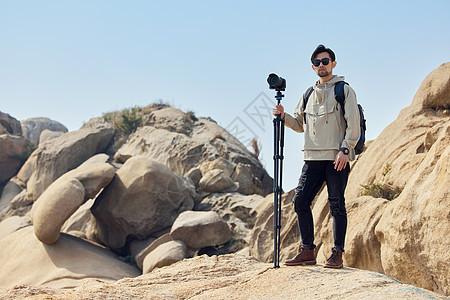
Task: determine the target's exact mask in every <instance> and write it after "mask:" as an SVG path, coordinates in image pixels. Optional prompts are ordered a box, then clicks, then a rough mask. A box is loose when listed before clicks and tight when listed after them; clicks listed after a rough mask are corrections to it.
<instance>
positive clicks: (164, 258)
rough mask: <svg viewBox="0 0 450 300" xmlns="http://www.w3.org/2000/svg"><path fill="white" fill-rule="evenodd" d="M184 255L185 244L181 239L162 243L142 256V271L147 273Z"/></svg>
mask: <svg viewBox="0 0 450 300" xmlns="http://www.w3.org/2000/svg"><path fill="white" fill-rule="evenodd" d="M185 257H186V245H185V244H184V243H183V242H182V241H170V242H167V243H164V244H162V245H160V246H158V247H157V248H156V249H155V250H153V251H152V252H150V253H149V254H148V255H147V256H146V257H145V258H144V262H143V267H142V273H143V274H147V273H150V272H151V271H153V269H155V268H161V267H165V266H170V265H171V264H173V263H176V262H177V261H180V260H182V259H184V258H185Z"/></svg>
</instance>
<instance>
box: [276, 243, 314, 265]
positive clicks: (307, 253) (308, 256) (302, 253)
mask: <svg viewBox="0 0 450 300" xmlns="http://www.w3.org/2000/svg"><path fill="white" fill-rule="evenodd" d="M284 264H285V265H286V266H306V265H315V264H316V257H315V255H314V249H313V250H309V249H308V247H306V246H301V247H300V249H299V253H298V254H297V255H296V256H295V257H294V258H292V259H288V260H286V261H285V262H284Z"/></svg>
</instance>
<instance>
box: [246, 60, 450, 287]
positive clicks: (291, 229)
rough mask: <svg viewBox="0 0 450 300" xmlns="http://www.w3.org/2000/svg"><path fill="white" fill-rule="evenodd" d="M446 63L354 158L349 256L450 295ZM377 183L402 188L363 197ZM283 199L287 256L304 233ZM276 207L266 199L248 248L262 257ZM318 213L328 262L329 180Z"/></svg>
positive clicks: (354, 262) (357, 263)
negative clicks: (392, 193) (391, 193)
mask: <svg viewBox="0 0 450 300" xmlns="http://www.w3.org/2000/svg"><path fill="white" fill-rule="evenodd" d="M449 69H450V63H446V64H444V65H442V66H440V67H439V68H437V69H436V70H434V71H433V72H432V73H431V74H430V75H429V76H427V78H426V79H425V80H424V81H423V83H422V85H421V86H420V88H419V90H418V92H417V93H416V95H415V97H414V100H413V103H412V105H411V106H409V107H408V108H406V109H404V110H402V111H401V113H400V114H399V116H398V118H397V120H395V121H394V122H393V123H392V124H390V125H389V126H388V127H387V128H385V129H384V130H383V132H382V133H381V134H380V135H379V136H378V138H377V139H376V140H374V141H373V142H371V143H370V145H369V147H368V148H367V149H366V150H365V151H364V152H363V153H362V154H361V155H360V156H359V158H358V160H357V162H356V163H355V164H354V165H353V166H352V171H351V173H350V178H349V183H348V186H347V191H346V202H347V213H348V224H349V225H348V229H347V239H346V246H345V247H346V251H345V256H344V264H346V265H348V266H351V267H358V268H365V269H368V270H373V271H378V272H383V273H385V274H387V275H389V276H393V277H395V278H396V279H399V280H401V281H404V282H406V283H410V284H414V285H417V286H420V287H424V288H427V289H430V290H433V291H437V292H439V293H442V294H446V295H449V294H450V289H449V287H450V276H449V271H448V270H450V252H449V251H448V248H449V247H450V244H449V241H448V238H447V236H448V232H449V228H450V219H449V214H448V207H450V196H449V189H448V187H449V186H450V176H449V174H450V168H449V162H450V146H449V145H450V116H449V107H450V93H449V92H448V91H449V90H450V72H449ZM386 145H389V146H388V147H387V146H386ZM361 185H365V186H366V188H363V187H362V186H361ZM376 186H378V187H382V189H385V190H386V192H389V191H390V189H392V190H397V191H399V192H400V193H399V195H398V197H397V198H395V199H394V200H392V201H388V200H386V199H381V198H373V197H370V196H363V197H361V194H362V193H364V192H368V193H369V194H370V192H371V188H374V187H376ZM288 198H289V201H290V200H291V199H292V195H289V197H288ZM286 205H288V200H283V212H282V214H283V215H285V217H283V220H282V224H286V225H284V226H283V230H282V248H283V250H282V252H281V257H282V259H285V258H287V257H288V256H292V255H294V254H295V253H296V251H297V242H298V241H299V233H298V227H297V224H296V223H297V220H296V218H295V213H294V211H293V209H292V206H291V205H290V207H288V206H286ZM285 207H288V209H285ZM272 215H273V212H272V213H271V208H270V207H267V208H266V210H265V211H264V213H262V214H261V216H260V219H258V220H257V221H256V223H257V225H256V226H255V229H254V236H253V239H252V240H251V249H250V251H251V253H252V254H253V255H255V256H257V257H259V258H261V259H263V260H265V261H269V260H270V259H271V255H272V253H273V252H271V250H270V248H271V245H270V243H269V240H270V238H271V237H270V234H271V233H270V229H269V225H270V224H269V223H270V222H271V221H270V222H269V221H266V220H268V219H270V218H272ZM313 215H314V220H315V236H316V240H315V242H316V244H317V245H318V249H317V254H318V261H319V262H321V263H323V262H324V261H325V259H326V257H327V256H328V255H329V254H330V253H331V247H332V240H333V238H332V219H331V218H330V215H329V209H328V204H327V191H326V188H325V189H324V190H323V191H322V192H321V193H320V194H319V196H318V197H317V199H316V200H315V202H314V203H313ZM260 253H262V255H261V254H260Z"/></svg>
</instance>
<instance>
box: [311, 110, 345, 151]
mask: <svg viewBox="0 0 450 300" xmlns="http://www.w3.org/2000/svg"><path fill="white" fill-rule="evenodd" d="M339 113H341V112H340V111H338V110H337V109H336V101H334V102H331V101H328V102H322V103H319V104H313V103H311V105H307V107H306V109H305V114H306V123H307V130H305V132H307V133H306V134H305V149H310V150H331V149H339V147H340V142H341V141H342V139H343V132H342V128H341V126H340V124H339V120H338V116H339V115H338V114H339Z"/></svg>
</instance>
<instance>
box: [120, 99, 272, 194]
mask: <svg viewBox="0 0 450 300" xmlns="http://www.w3.org/2000/svg"><path fill="white" fill-rule="evenodd" d="M143 122H144V125H145V126H143V127H140V128H138V129H137V130H136V132H135V133H134V134H132V135H131V136H130V138H129V140H128V141H127V142H126V143H125V144H124V145H123V146H122V147H121V148H120V149H119V150H118V151H117V152H116V153H115V155H114V158H115V160H116V161H117V162H125V161H126V160H127V159H128V158H130V157H133V156H137V155H145V156H148V157H151V158H153V159H156V160H158V161H160V162H162V163H163V164H165V165H167V166H168V167H169V168H170V169H172V170H173V171H174V172H176V173H178V174H180V175H183V176H185V174H187V173H188V172H189V171H191V169H193V168H196V169H199V170H201V172H202V175H203V176H204V175H205V174H206V173H207V172H208V171H211V170H213V169H221V170H222V171H224V172H225V174H226V175H228V176H229V177H232V175H233V173H235V169H236V167H237V166H238V165H247V166H248V168H249V169H250V170H251V172H250V173H248V172H247V173H243V172H241V173H240V174H241V178H242V180H245V182H246V184H243V185H242V188H241V190H240V192H242V193H244V194H253V193H258V194H262V195H266V194H267V193H269V192H270V191H271V186H272V179H271V178H270V176H269V175H268V174H267V172H266V171H265V170H264V168H263V167H262V165H261V163H260V162H259V161H258V159H257V158H255V157H253V156H252V155H251V154H250V153H249V152H248V150H247V149H246V148H245V146H244V145H242V144H241V143H240V142H239V141H238V140H237V139H236V138H235V137H233V136H232V135H231V134H229V133H228V132H227V131H226V130H225V129H223V128H222V127H220V126H219V125H217V124H216V123H215V122H213V121H211V120H208V119H199V120H197V121H192V119H191V118H189V117H188V115H187V114H184V113H182V112H181V111H180V110H178V109H175V108H171V107H165V108H162V109H159V110H156V111H153V112H152V113H151V114H150V116H149V117H148V118H145V120H144V121H143ZM218 159H220V160H221V161H220V163H218V164H215V165H214V166H211V167H205V165H206V164H209V163H210V162H212V161H215V160H218ZM230 181H238V180H236V178H234V179H233V180H230ZM229 190H230V189H229V186H228V185H227V186H226V190H223V191H222V192H225V191H229Z"/></svg>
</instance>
